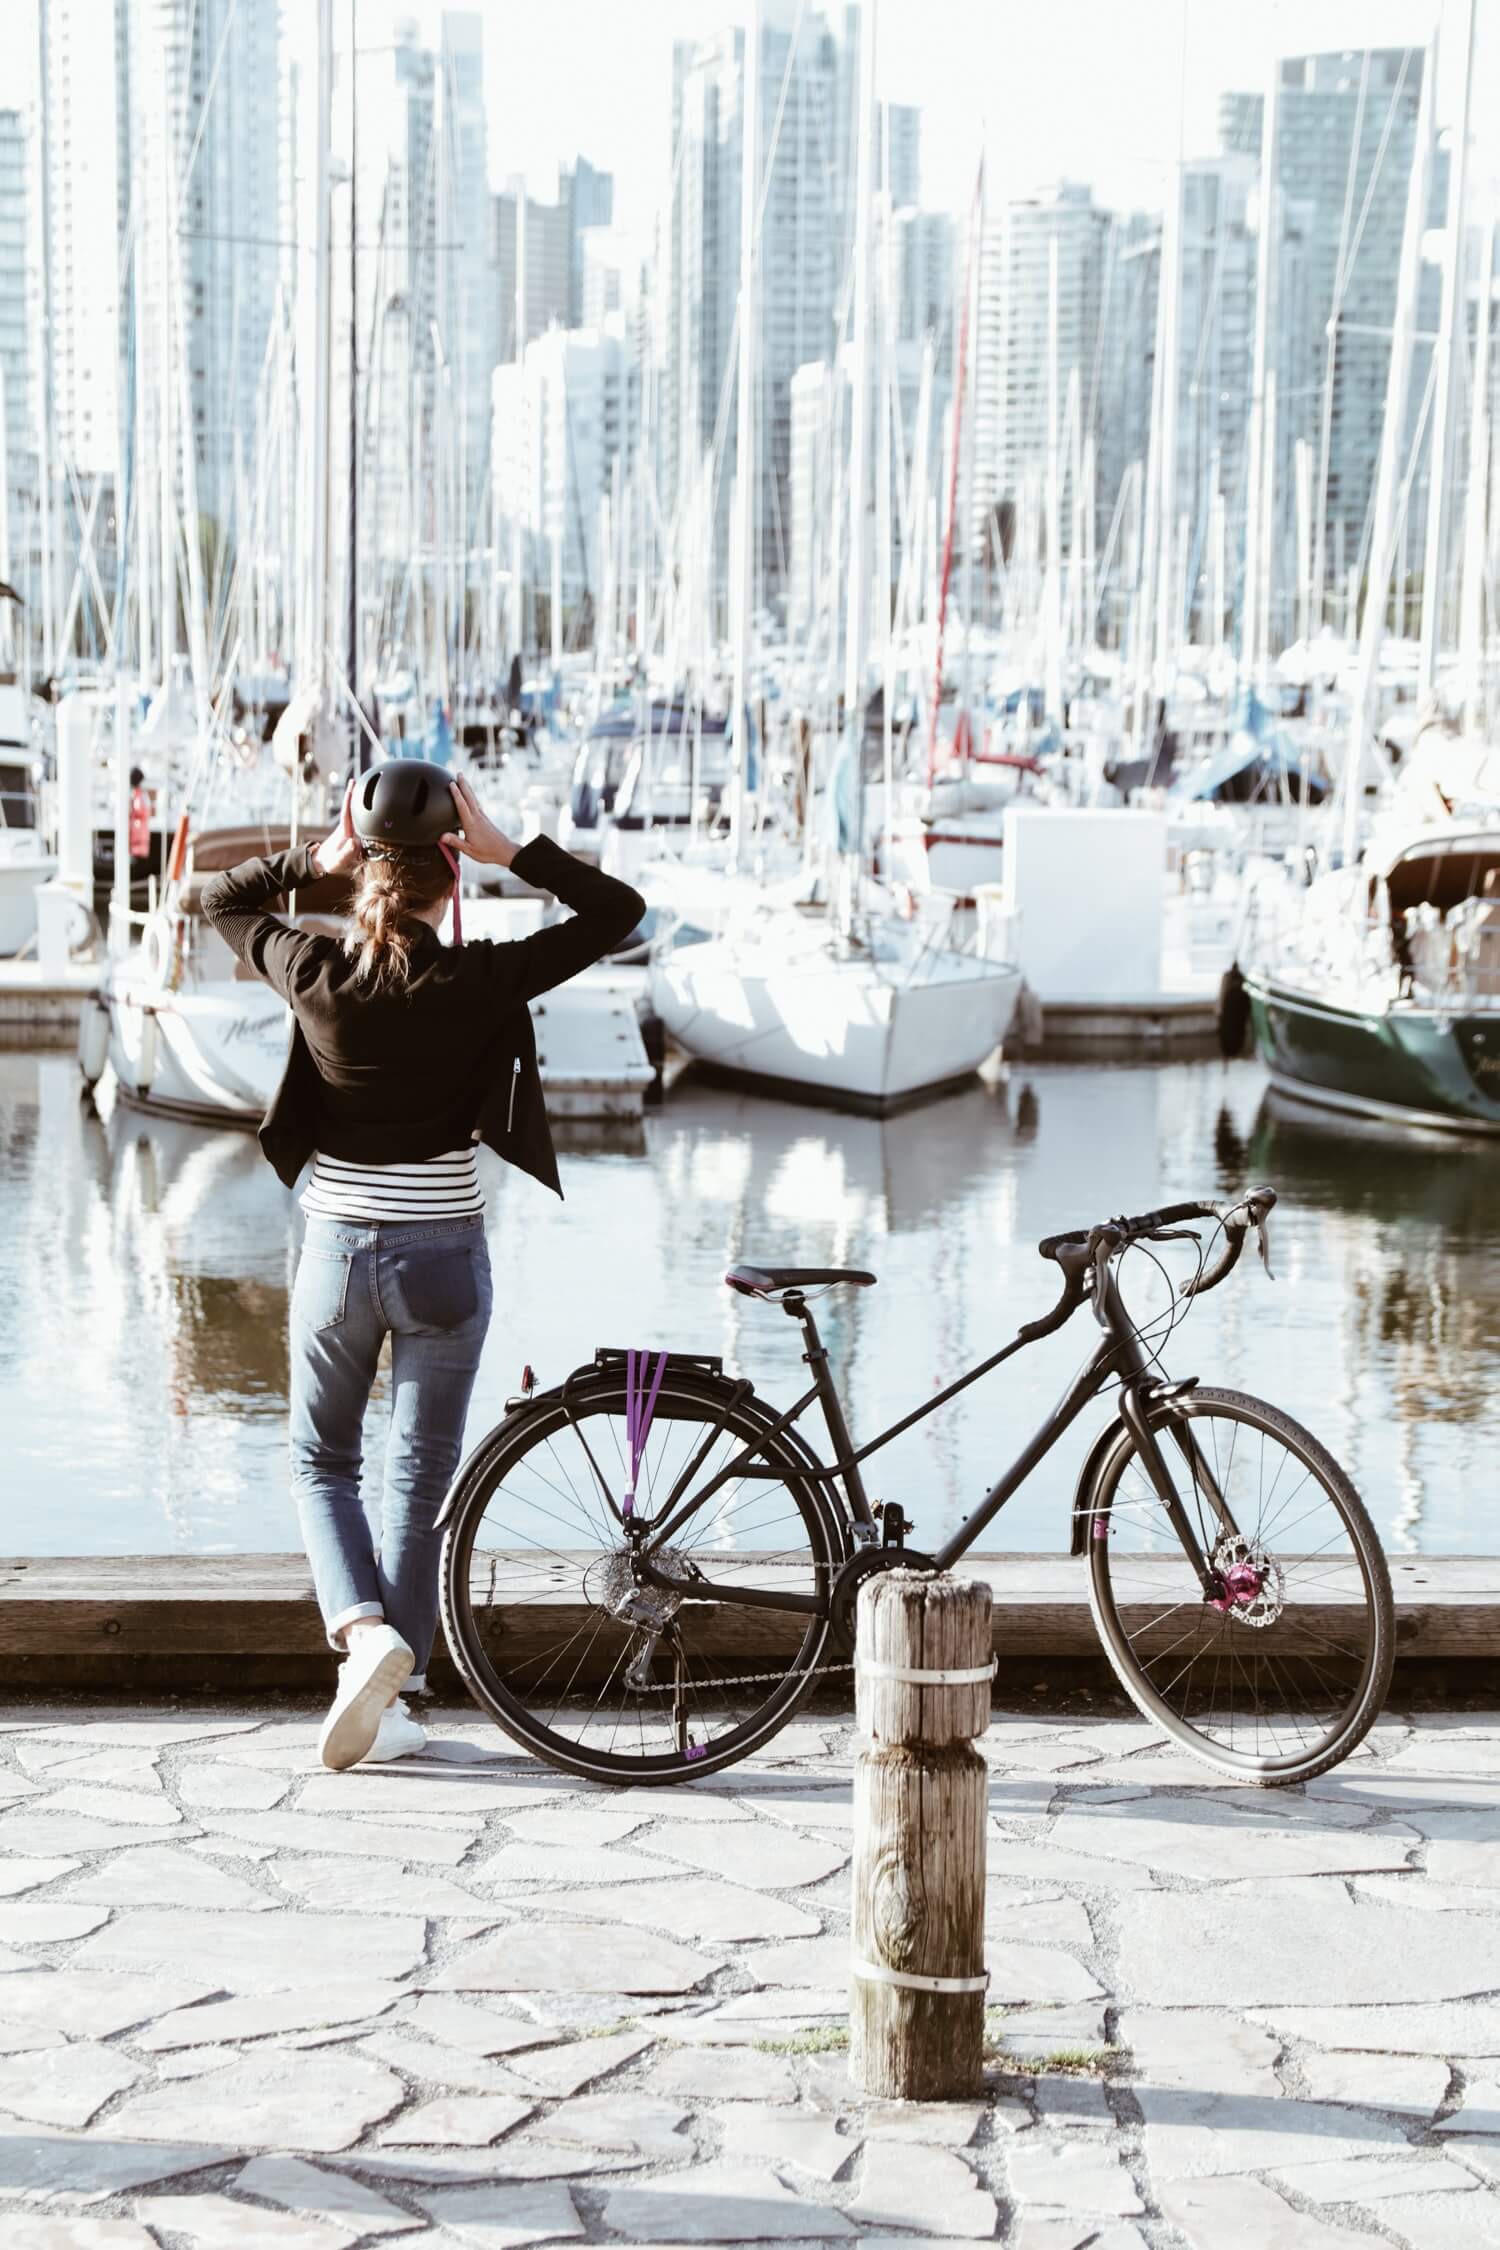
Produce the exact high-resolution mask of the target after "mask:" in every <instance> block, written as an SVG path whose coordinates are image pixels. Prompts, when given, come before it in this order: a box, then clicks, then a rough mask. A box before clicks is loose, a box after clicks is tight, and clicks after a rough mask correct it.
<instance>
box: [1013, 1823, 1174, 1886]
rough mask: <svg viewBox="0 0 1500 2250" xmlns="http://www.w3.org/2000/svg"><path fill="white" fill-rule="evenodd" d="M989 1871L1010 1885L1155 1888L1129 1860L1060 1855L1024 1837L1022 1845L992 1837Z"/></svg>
mask: <svg viewBox="0 0 1500 2250" xmlns="http://www.w3.org/2000/svg"><path fill="white" fill-rule="evenodd" d="M989 1871H990V1874H991V1875H992V1876H996V1875H998V1876H1000V1877H1002V1878H1003V1879H1004V1880H1005V1881H1006V1882H1009V1883H1045V1884H1049V1885H1052V1886H1054V1887H1055V1886H1056V1885H1057V1884H1058V1883H1072V1884H1075V1885H1077V1886H1078V1887H1080V1888H1083V1887H1085V1886H1086V1887H1087V1888H1088V1889H1089V1890H1093V1891H1151V1890H1155V1888H1156V1877H1155V1876H1154V1875H1153V1874H1152V1872H1151V1870H1150V1868H1149V1867H1138V1866H1136V1865H1135V1863H1134V1862H1133V1861H1131V1860H1124V1859H1104V1858H1101V1857H1098V1856H1089V1855H1086V1854H1085V1853H1083V1852H1067V1851H1060V1850H1059V1849H1058V1848H1057V1847H1056V1846H1055V1845H1054V1844H1052V1843H1051V1842H1049V1841H1047V1840H1046V1839H1044V1840H1043V1841H1042V1842H1041V1843H1038V1842H1036V1841H1035V1840H1034V1839H1033V1838H1031V1837H1027V1838H1026V1840H1025V1841H1024V1842H1021V1841H1018V1840H1017V1839H1016V1838H1015V1837H1012V1836H994V1835H992V1836H991V1837H990V1840H989Z"/></svg>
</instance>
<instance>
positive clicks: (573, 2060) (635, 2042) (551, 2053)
mask: <svg viewBox="0 0 1500 2250" xmlns="http://www.w3.org/2000/svg"><path fill="white" fill-rule="evenodd" d="M652 2044H653V2034H652V2033H651V2032H649V2031H617V2032H613V2033H610V2034H607V2035H606V2036H605V2037H604V2038H602V2039H573V2040H570V2041H569V2042H568V2044H567V2045H566V2046H560V2047H540V2048H533V2049H531V2050H530V2051H529V2052H527V2053H525V2054H518V2055H514V2056H512V2057H511V2060H510V2064H509V2068H510V2069H512V2070H513V2071H514V2072H515V2074H516V2076H517V2077H518V2078H523V2079H524V2080H525V2081H526V2083H527V2084H528V2085H530V2086H535V2087H536V2088H537V2090H538V2091H539V2092H541V2093H544V2094H548V2095H550V2096H552V2097H554V2098H560V2099H567V2098H571V2097H572V2096H573V2095H574V2094H577V2093H580V2092H581V2091H582V2089H583V2088H584V2087H585V2086H592V2085H595V2084H596V2083H597V2082H598V2080H599V2079H601V2078H607V2077H608V2076H609V2075H610V2073H611V2072H612V2071H616V2070H622V2069H623V2068H624V2066H625V2064H626V2063H630V2062H634V2061H635V2058H636V2056H637V2055H643V2054H644V2053H645V2052H646V2049H647V2048H648V2047H649V2046H651V2045H652Z"/></svg>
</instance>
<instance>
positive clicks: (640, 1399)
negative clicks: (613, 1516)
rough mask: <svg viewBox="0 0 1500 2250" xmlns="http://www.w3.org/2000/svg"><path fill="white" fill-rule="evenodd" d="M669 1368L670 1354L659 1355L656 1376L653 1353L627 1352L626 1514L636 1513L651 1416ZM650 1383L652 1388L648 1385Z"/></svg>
mask: <svg viewBox="0 0 1500 2250" xmlns="http://www.w3.org/2000/svg"><path fill="white" fill-rule="evenodd" d="M666 1371H667V1355H666V1353H665V1352H658V1353H657V1355H656V1375H655V1378H654V1379H653V1378H652V1376H651V1354H650V1353H649V1352H627V1353H626V1354H625V1435H626V1438H627V1439H628V1440H629V1444H630V1482H629V1484H628V1485H627V1486H626V1488H625V1505H624V1507H623V1508H622V1510H621V1514H622V1515H626V1516H629V1515H633V1514H634V1512H635V1487H636V1480H637V1478H638V1477H639V1476H640V1473H641V1458H642V1456H643V1454H644V1453H645V1450H646V1439H647V1437H648V1436H649V1435H650V1432H651V1417H652V1415H653V1414H654V1413H655V1412H656V1394H657V1392H658V1391H659V1390H660V1389H661V1379H662V1377H663V1375H665V1373H666ZM648 1383H649V1384H650V1388H649V1390H648V1389H647V1384H648Z"/></svg>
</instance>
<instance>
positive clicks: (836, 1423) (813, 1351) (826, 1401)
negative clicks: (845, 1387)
mask: <svg viewBox="0 0 1500 2250" xmlns="http://www.w3.org/2000/svg"><path fill="white" fill-rule="evenodd" d="M781 1309H782V1311H783V1312H785V1313H789V1314H790V1315H791V1317H792V1319H793V1320H796V1321H800V1322H801V1324H802V1340H803V1342H804V1344H805V1345H806V1347H807V1349H806V1350H805V1351H804V1352H803V1354H802V1357H803V1359H804V1360H805V1361H806V1363H807V1365H808V1366H809V1367H810V1368H811V1369H812V1378H813V1381H814V1383H815V1384H816V1385H817V1389H818V1403H819V1405H820V1406H821V1407H822V1409H823V1420H824V1422H825V1424H826V1425H827V1429H828V1437H829V1442H830V1444H831V1445H832V1447H833V1456H834V1467H835V1468H836V1469H838V1470H839V1471H840V1473H841V1474H842V1476H843V1480H844V1489H845V1491H846V1493H847V1494H848V1496H849V1511H850V1514H851V1515H852V1516H853V1518H854V1521H855V1523H856V1524H857V1525H860V1526H863V1527H865V1528H866V1530H867V1532H868V1535H869V1536H870V1537H871V1538H873V1537H874V1532H875V1519H874V1517H873V1516H872V1515H871V1513H870V1503H869V1500H868V1499H867V1498H866V1496H865V1480H864V1478H863V1477H862V1476H861V1475H860V1473H859V1469H858V1466H857V1465H856V1463H855V1462H854V1460H853V1458H852V1457H853V1453H854V1440H853V1438H851V1437H850V1435H849V1425H848V1423H847V1422H846V1421H845V1420H844V1408H843V1403H842V1401H841V1400H840V1398H839V1394H838V1389H837V1386H836V1385H835V1383H834V1380H833V1375H832V1373H831V1371H830V1368H829V1364H828V1350H827V1346H826V1345H825V1344H824V1342H823V1339H822V1337H821V1336H820V1335H819V1334H818V1324H817V1321H816V1320H815V1319H814V1317H813V1310H812V1307H811V1305H809V1303H808V1301H807V1299H806V1297H805V1296H804V1295H803V1293H802V1291H801V1290H800V1289H788V1290H787V1292H786V1294H785V1295H784V1296H783V1298H782V1299H781Z"/></svg>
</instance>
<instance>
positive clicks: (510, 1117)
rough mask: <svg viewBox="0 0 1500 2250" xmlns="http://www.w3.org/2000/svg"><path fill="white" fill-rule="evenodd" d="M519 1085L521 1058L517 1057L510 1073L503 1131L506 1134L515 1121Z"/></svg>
mask: <svg viewBox="0 0 1500 2250" xmlns="http://www.w3.org/2000/svg"><path fill="white" fill-rule="evenodd" d="M520 1083H521V1058H520V1056H519V1055H517V1057H516V1059H515V1061H514V1063H513V1064H512V1065H511V1072H510V1105H509V1107H508V1108H507V1110H506V1112H505V1130H506V1132H507V1133H508V1132H509V1131H510V1129H511V1127H512V1125H514V1123H515V1121H516V1088H517V1087H518V1086H519V1085H520Z"/></svg>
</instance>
